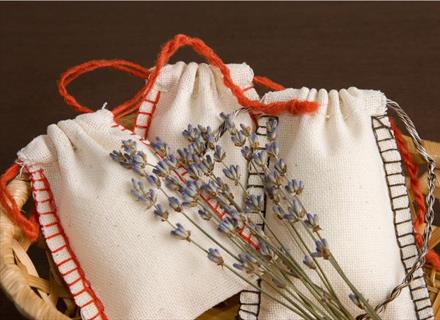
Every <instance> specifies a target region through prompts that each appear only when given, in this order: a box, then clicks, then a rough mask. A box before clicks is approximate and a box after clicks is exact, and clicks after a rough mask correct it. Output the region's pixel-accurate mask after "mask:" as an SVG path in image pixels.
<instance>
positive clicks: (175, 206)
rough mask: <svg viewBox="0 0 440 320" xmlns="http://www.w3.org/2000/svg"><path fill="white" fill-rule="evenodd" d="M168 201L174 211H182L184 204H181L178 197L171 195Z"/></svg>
mask: <svg viewBox="0 0 440 320" xmlns="http://www.w3.org/2000/svg"><path fill="white" fill-rule="evenodd" d="M168 203H169V205H170V207H171V208H173V209H174V211H176V212H181V211H182V205H181V204H180V201H179V200H178V199H177V198H176V197H169V198H168Z"/></svg>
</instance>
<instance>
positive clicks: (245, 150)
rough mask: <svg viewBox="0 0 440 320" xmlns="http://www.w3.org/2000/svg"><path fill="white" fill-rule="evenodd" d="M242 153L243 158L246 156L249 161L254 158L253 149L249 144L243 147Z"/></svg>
mask: <svg viewBox="0 0 440 320" xmlns="http://www.w3.org/2000/svg"><path fill="white" fill-rule="evenodd" d="M241 154H242V156H243V158H245V159H246V160H247V161H250V160H251V159H252V150H251V148H249V147H248V146H244V147H243V148H241Z"/></svg>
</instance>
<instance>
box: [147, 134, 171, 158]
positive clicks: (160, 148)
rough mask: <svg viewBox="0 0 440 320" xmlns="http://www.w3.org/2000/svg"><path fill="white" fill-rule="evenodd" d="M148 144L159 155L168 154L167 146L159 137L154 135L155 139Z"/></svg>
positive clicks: (164, 155)
mask: <svg viewBox="0 0 440 320" xmlns="http://www.w3.org/2000/svg"><path fill="white" fill-rule="evenodd" d="M150 145H151V147H152V148H153V149H154V151H156V152H157V153H158V154H159V155H160V156H161V157H163V158H165V157H166V156H167V155H168V151H169V147H168V145H167V144H166V143H164V142H163V141H162V140H161V139H160V138H159V137H156V140H155V141H152V142H151V143H150Z"/></svg>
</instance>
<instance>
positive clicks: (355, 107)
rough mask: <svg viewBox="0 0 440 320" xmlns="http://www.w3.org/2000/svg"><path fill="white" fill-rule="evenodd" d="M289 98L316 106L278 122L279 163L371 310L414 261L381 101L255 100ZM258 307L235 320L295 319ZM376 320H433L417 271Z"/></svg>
mask: <svg viewBox="0 0 440 320" xmlns="http://www.w3.org/2000/svg"><path fill="white" fill-rule="evenodd" d="M292 98H297V99H303V100H309V101H317V102H318V103H319V104H320V108H319V111H318V112H316V113H315V114H311V115H302V116H298V117H292V116H290V115H280V116H279V117H278V120H279V126H278V129H279V131H278V138H277V140H278V143H279V148H280V157H282V158H283V159H285V161H286V163H287V167H288V168H289V170H290V174H291V175H293V177H295V178H299V179H301V180H303V181H304V182H305V189H304V192H303V194H302V195H301V200H302V202H303V203H304V205H305V207H306V208H307V210H309V211H310V212H312V213H317V214H318V215H319V218H320V225H321V226H322V228H323V229H324V230H323V231H322V235H323V236H324V237H325V238H326V239H327V240H328V242H329V244H330V247H331V250H332V252H333V253H334V255H335V257H336V258H337V260H338V261H339V262H340V264H341V266H342V268H343V270H345V272H346V274H347V275H348V277H349V279H351V280H352V282H353V283H354V284H355V285H356V286H357V288H358V289H359V290H360V291H361V292H362V293H363V294H364V296H365V297H368V299H370V302H371V303H372V304H373V305H376V304H378V303H380V302H382V301H383V300H384V299H385V297H386V295H387V294H388V293H390V292H391V290H392V289H393V288H394V287H395V286H396V285H397V284H399V283H400V282H401V281H402V279H403V278H404V276H405V272H406V270H409V268H410V267H411V266H412V263H413V262H414V261H415V259H416V257H417V255H418V253H417V248H416V245H415V242H414V236H413V234H412V223H411V214H410V208H409V199H408V194H407V190H406V187H405V178H404V176H403V170H402V164H401V158H400V154H399V152H398V150H397V146H396V142H395V140H394V137H393V135H392V132H391V131H390V128H389V126H390V124H389V120H388V117H387V115H386V112H387V109H386V97H385V95H384V94H383V93H381V92H379V91H372V90H359V89H356V88H350V89H348V90H345V89H343V90H340V91H336V90H331V91H329V92H328V91H326V90H316V89H308V88H302V89H286V90H283V91H280V92H273V93H268V94H266V95H265V96H264V97H263V99H262V100H263V102H265V103H269V102H273V101H280V100H281V101H283V100H289V99H292ZM266 208H267V210H266V212H265V214H266V218H267V220H268V221H269V223H270V224H271V226H273V229H275V230H277V231H278V236H279V237H280V238H281V239H282V241H283V242H284V243H285V244H288V245H287V246H288V248H289V249H291V250H292V252H293V254H294V256H296V257H297V258H298V260H299V261H301V260H302V258H303V254H302V253H301V252H300V251H299V250H298V249H297V247H296V246H295V245H294V244H293V242H292V240H291V239H290V238H289V236H288V234H287V233H286V232H283V230H284V228H283V227H282V225H281V224H280V223H279V221H278V220H277V218H276V216H275V214H274V213H273V212H272V209H271V208H272V203H271V202H270V201H268V203H267V206H266ZM304 237H305V238H307V236H306V235H304ZM322 265H323V266H324V270H325V271H326V272H328V273H329V274H330V279H332V283H334V284H335V290H336V292H337V293H338V294H339V296H341V297H342V301H343V302H344V303H345V304H346V305H348V306H350V305H351V306H352V308H351V309H352V311H353V312H354V313H356V312H357V313H358V314H359V313H360V311H359V309H356V308H357V307H355V306H354V304H352V303H351V302H350V300H349V299H348V293H349V292H350V291H349V288H348V287H347V286H346V285H345V284H344V283H343V282H342V281H341V280H337V279H339V278H338V276H337V274H336V272H334V271H333V270H332V269H331V267H329V265H328V263H326V262H325V261H323V263H322ZM263 287H267V286H264V285H263ZM266 289H268V290H270V287H267V288H266ZM275 295H276V293H275ZM247 298H248V300H249V297H247ZM254 298H255V300H258V299H256V298H257V296H255V297H254ZM260 301H261V304H260V305H258V306H257V307H255V306H254V307H252V305H249V306H248V307H247V308H248V309H246V308H245V310H251V311H252V312H253V313H252V312H251V313H249V312H246V311H244V312H240V313H239V315H240V317H241V318H243V319H255V318H258V319H299V317H298V316H295V315H294V314H292V313H291V312H289V311H288V310H287V309H286V308H284V307H283V306H281V305H279V304H277V303H274V302H273V301H272V300H270V299H269V298H267V297H266V296H264V295H262V296H261V300H260ZM247 302H248V303H249V301H247ZM382 316H383V319H389V320H395V319H406V320H413V319H433V313H432V309H431V304H430V299H429V296H428V291H427V289H426V284H425V282H424V279H423V274H422V272H421V271H420V272H419V273H418V274H417V276H416V280H415V281H414V282H413V283H412V285H411V286H410V288H406V289H404V290H403V291H402V293H401V295H400V296H399V297H398V298H397V299H396V300H395V301H393V302H392V303H391V304H389V306H388V307H387V309H386V311H385V313H383V315H382Z"/></svg>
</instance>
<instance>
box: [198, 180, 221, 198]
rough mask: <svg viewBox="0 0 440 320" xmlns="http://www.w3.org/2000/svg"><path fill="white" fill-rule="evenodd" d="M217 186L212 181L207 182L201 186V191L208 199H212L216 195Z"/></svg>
mask: <svg viewBox="0 0 440 320" xmlns="http://www.w3.org/2000/svg"><path fill="white" fill-rule="evenodd" d="M217 188H218V186H217V184H216V183H215V182H214V181H212V180H211V181H209V182H208V183H205V184H203V185H202V187H201V189H202V191H203V192H204V193H206V194H207V195H208V197H214V196H215V195H216V194H217Z"/></svg>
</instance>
